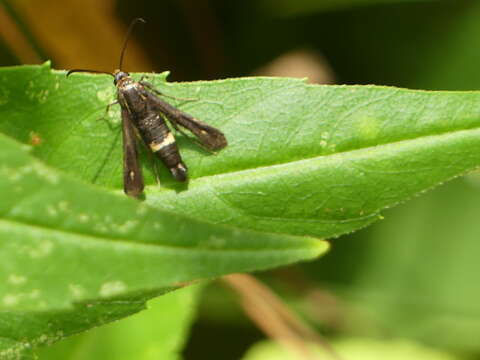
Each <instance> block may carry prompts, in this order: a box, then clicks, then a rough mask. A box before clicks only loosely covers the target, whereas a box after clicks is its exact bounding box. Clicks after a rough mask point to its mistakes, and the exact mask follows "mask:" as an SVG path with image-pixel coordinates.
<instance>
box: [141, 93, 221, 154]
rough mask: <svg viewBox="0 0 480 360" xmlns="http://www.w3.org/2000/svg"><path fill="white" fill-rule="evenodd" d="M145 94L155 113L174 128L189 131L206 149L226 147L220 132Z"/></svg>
mask: <svg viewBox="0 0 480 360" xmlns="http://www.w3.org/2000/svg"><path fill="white" fill-rule="evenodd" d="M145 92H146V95H147V98H148V101H149V102H150V104H151V106H152V107H153V108H154V109H155V110H156V111H158V112H160V113H161V114H162V115H163V116H164V117H166V118H167V119H168V121H170V122H171V123H172V125H173V126H174V127H176V126H177V125H179V126H181V127H183V128H185V129H187V130H188V131H190V132H191V133H192V134H193V135H195V137H196V138H197V139H198V140H199V141H200V143H201V144H202V145H203V146H205V147H206V148H207V149H209V150H220V149H223V148H224V147H225V146H227V144H228V142H227V139H226V138H225V135H224V134H223V133H222V132H221V131H220V130H218V129H216V128H214V127H213V126H210V125H208V124H205V123H204V122H203V121H200V120H198V119H195V118H194V117H193V116H191V115H189V114H187V113H185V112H183V111H181V110H179V109H177V108H176V107H174V106H172V105H170V104H169V103H167V102H166V101H164V100H163V99H161V98H159V97H158V96H156V95H154V94H152V93H151V92H149V91H146V90H145Z"/></svg>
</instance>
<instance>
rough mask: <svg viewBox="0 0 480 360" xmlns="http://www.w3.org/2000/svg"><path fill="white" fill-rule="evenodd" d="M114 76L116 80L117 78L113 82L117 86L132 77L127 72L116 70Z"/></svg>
mask: <svg viewBox="0 0 480 360" xmlns="http://www.w3.org/2000/svg"><path fill="white" fill-rule="evenodd" d="M113 76H114V78H115V79H114V80H113V83H114V84H115V85H117V84H118V82H119V81H120V80H122V79H125V78H128V77H129V76H130V74H129V73H127V72H125V71H121V70H115V71H114V72H113Z"/></svg>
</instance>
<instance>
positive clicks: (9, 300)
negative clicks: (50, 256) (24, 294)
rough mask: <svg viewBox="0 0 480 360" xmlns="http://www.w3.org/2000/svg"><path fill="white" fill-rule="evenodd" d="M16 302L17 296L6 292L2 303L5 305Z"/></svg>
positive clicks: (11, 304)
mask: <svg viewBox="0 0 480 360" xmlns="http://www.w3.org/2000/svg"><path fill="white" fill-rule="evenodd" d="M17 303H18V296H16V295H13V294H7V295H5V296H4V297H3V304H4V305H5V306H13V305H16V304H17Z"/></svg>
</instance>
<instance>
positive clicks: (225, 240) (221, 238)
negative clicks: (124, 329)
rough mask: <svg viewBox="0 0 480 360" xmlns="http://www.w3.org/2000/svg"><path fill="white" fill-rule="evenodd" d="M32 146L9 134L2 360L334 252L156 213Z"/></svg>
mask: <svg viewBox="0 0 480 360" xmlns="http://www.w3.org/2000/svg"><path fill="white" fill-rule="evenodd" d="M25 148H26V146H22V145H19V144H18V143H17V142H15V141H13V140H11V139H9V138H8V137H6V136H4V135H0V193H1V194H2V201H1V202H0V346H3V348H2V347H0V358H2V359H17V358H21V357H20V356H24V358H28V356H29V355H28V352H24V350H26V351H30V350H31V349H32V348H35V347H37V346H41V345H48V344H51V343H54V342H56V341H58V340H60V339H62V338H64V337H66V336H68V335H71V334H75V333H78V332H80V331H84V330H86V329H89V328H91V327H94V326H98V325H100V324H104V323H107V322H110V321H113V320H116V319H119V318H122V317H125V316H127V315H129V314H132V313H134V312H137V311H139V310H141V309H143V308H144V302H145V301H146V300H148V299H150V298H151V297H154V296H157V295H160V294H162V293H164V292H166V291H168V290H170V289H173V288H175V287H179V286H183V285H185V284H186V282H190V281H195V280H199V279H205V278H212V277H216V276H221V275H224V274H228V273H231V272H246V271H255V270H261V269H266V268H271V267H275V266H279V265H283V264H288V263H292V262H295V261H299V260H306V259H311V258H314V257H316V256H318V255H320V254H321V253H323V252H325V251H326V249H327V245H326V243H325V242H323V241H320V240H316V239H311V238H300V237H292V236H288V235H274V234H267V233H258V232H253V231H243V230H240V229H238V228H230V227H223V226H218V225H212V224H207V223H202V222H200V221H198V220H193V219H189V218H186V217H183V216H180V215H178V214H172V213H168V212H166V211H164V210H159V209H154V208H151V207H150V206H147V205H145V204H141V203H139V202H138V201H135V200H132V199H129V198H127V197H125V196H123V195H116V194H112V193H110V192H107V191H104V190H101V189H96V188H94V187H92V186H91V185H88V184H83V183H81V182H79V181H78V180H75V179H72V178H71V177H70V176H67V175H64V174H60V173H58V172H56V171H54V170H52V169H51V168H49V167H47V166H45V165H44V164H42V163H41V162H40V161H39V160H36V159H35V158H33V157H32V156H30V155H29V154H28V153H27V152H26V149H25ZM21 354H24V355H21ZM25 354H26V355H25Z"/></svg>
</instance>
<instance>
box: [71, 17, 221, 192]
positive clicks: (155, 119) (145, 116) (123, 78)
mask: <svg viewBox="0 0 480 360" xmlns="http://www.w3.org/2000/svg"><path fill="white" fill-rule="evenodd" d="M138 22H145V20H143V19H141V18H136V19H134V20H133V21H132V23H131V24H130V26H129V28H128V30H127V34H126V36H125V40H124V43H123V47H122V52H121V54H120V61H119V67H118V69H119V70H115V71H114V72H113V73H110V72H104V71H97V70H85V69H73V70H69V71H68V72H67V76H69V75H70V74H72V73H75V72H93V73H101V74H108V75H111V76H113V78H114V80H113V83H114V84H115V86H116V88H117V100H116V101H115V102H114V103H112V104H109V105H108V107H107V109H108V108H109V107H110V106H111V105H114V104H119V105H120V108H121V114H122V135H123V136H122V138H123V189H124V192H125V194H127V195H128V196H131V197H139V196H140V195H141V194H142V193H143V189H144V181H143V175H142V171H141V167H140V164H139V160H138V152H137V145H138V143H137V138H140V139H141V140H142V141H143V143H144V144H145V145H146V146H147V147H148V148H149V149H150V151H151V152H152V153H153V154H155V155H156V156H157V157H158V158H159V159H160V160H161V161H162V162H163V164H164V165H165V166H166V167H167V168H168V169H169V170H170V173H171V174H172V176H173V178H174V179H175V180H177V181H181V182H184V181H187V179H188V168H187V166H186V165H185V163H184V162H183V160H182V157H181V155H180V152H179V150H178V146H177V143H176V141H175V136H174V135H173V133H172V131H171V129H170V128H169V127H168V125H167V123H169V124H170V125H171V126H172V127H173V128H174V129H175V130H177V131H179V132H181V133H182V134H183V131H182V130H181V129H180V128H182V129H185V130H188V131H189V132H190V133H191V134H193V135H194V137H195V140H196V141H197V142H199V143H200V145H201V146H203V147H205V148H206V149H208V150H211V151H217V150H221V149H223V148H224V147H226V146H227V139H226V138H225V135H224V134H223V133H222V132H221V131H220V130H218V129H216V128H214V127H213V126H210V125H208V124H206V123H204V122H202V121H200V120H198V119H196V118H194V117H193V116H191V115H189V114H187V113H185V112H183V111H181V110H180V109H178V108H176V107H175V106H173V105H171V104H169V103H168V102H166V101H165V100H163V99H162V97H168V96H167V95H165V94H163V93H161V92H160V91H158V90H157V89H155V88H154V87H153V85H152V84H150V83H149V82H147V81H143V80H140V81H135V80H134V79H133V78H132V77H130V75H129V73H127V72H124V71H122V70H120V69H122V65H123V57H124V54H125V49H126V47H127V43H128V39H129V37H130V34H131V31H132V29H133V27H134V26H135V24H136V23H138ZM187 138H188V136H187Z"/></svg>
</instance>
